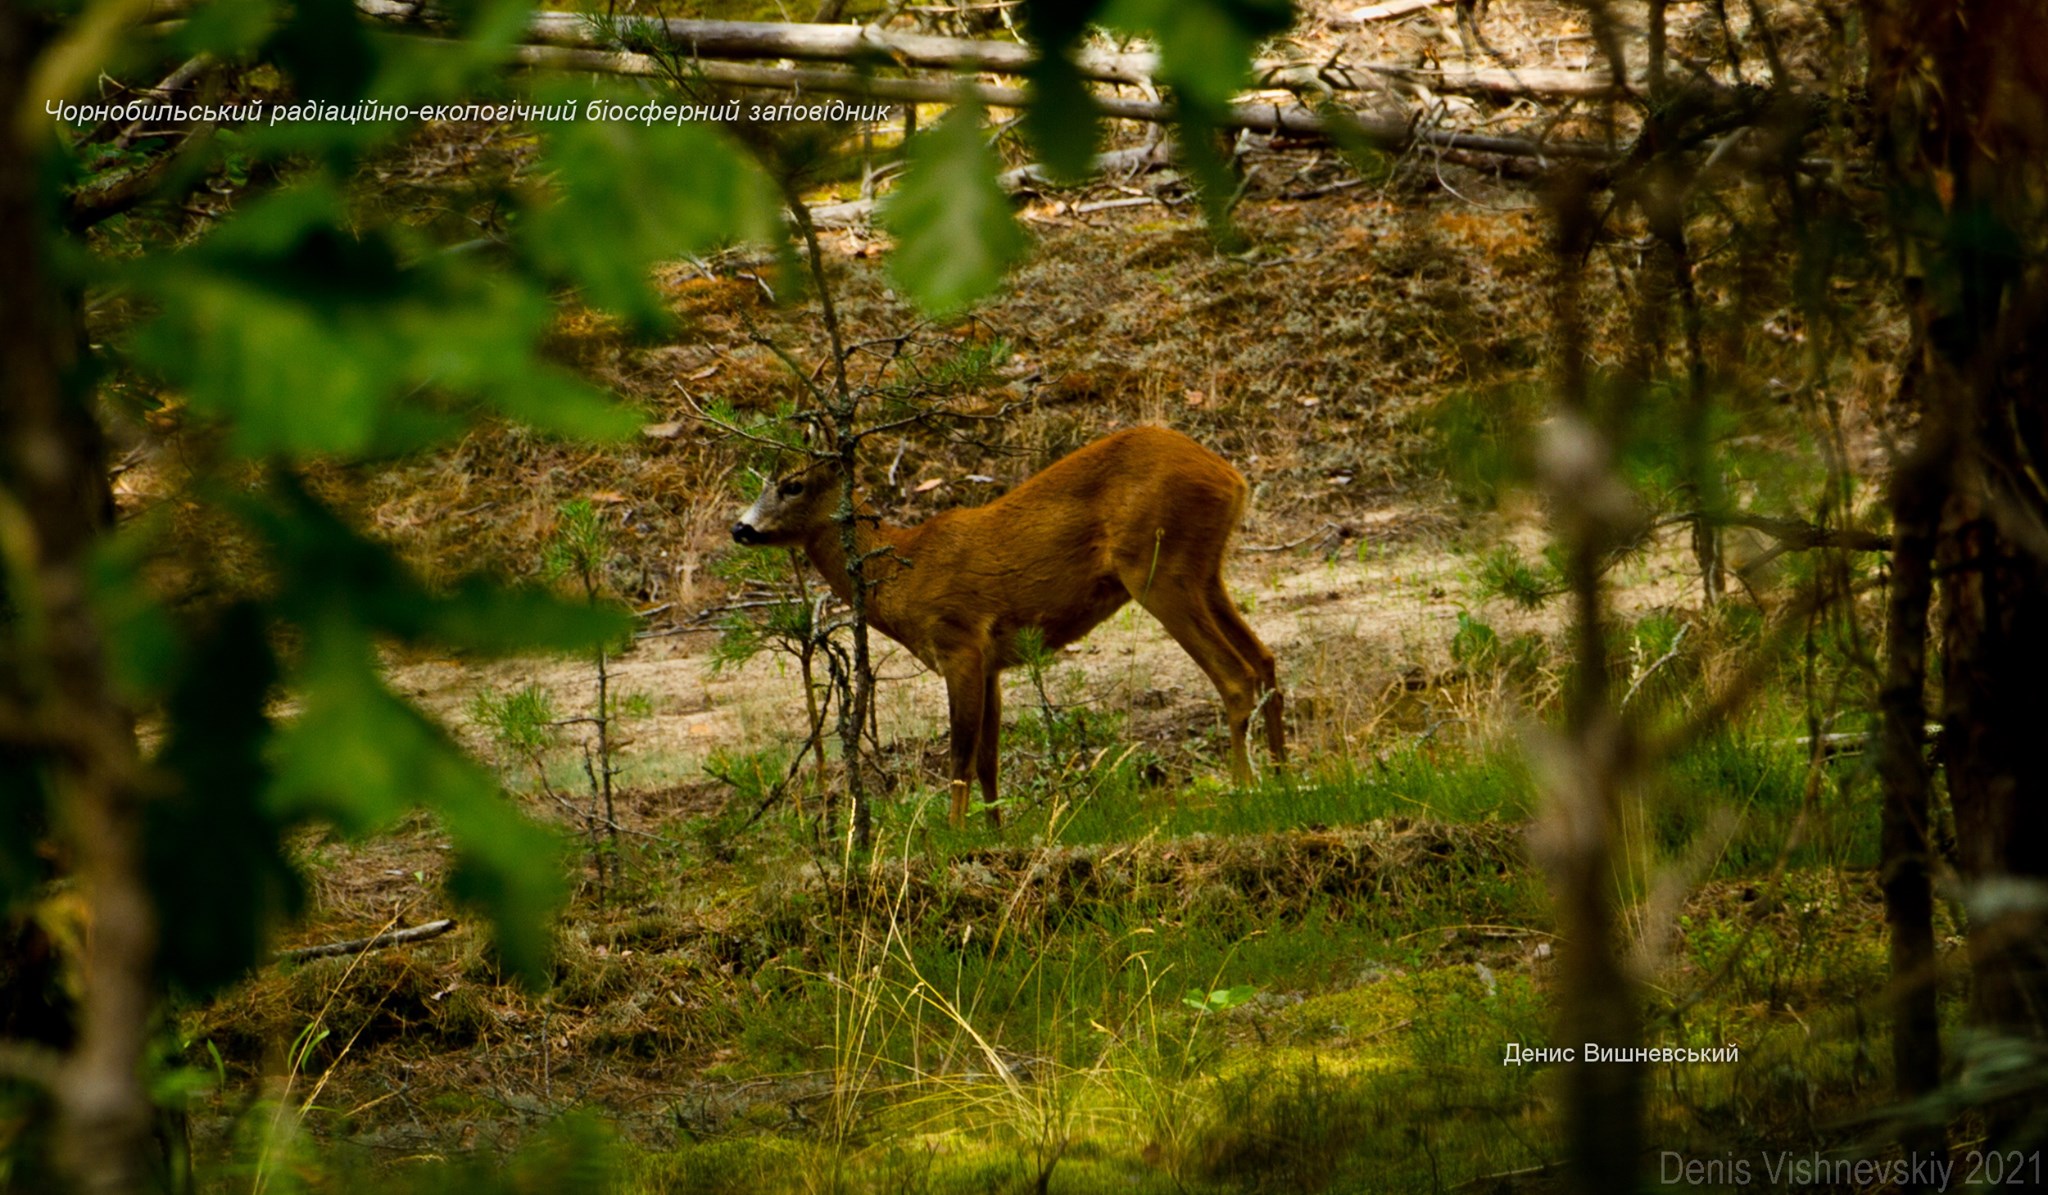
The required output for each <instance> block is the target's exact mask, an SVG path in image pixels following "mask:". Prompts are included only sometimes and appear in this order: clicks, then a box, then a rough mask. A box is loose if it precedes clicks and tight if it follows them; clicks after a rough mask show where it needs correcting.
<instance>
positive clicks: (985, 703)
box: [974, 668, 1003, 826]
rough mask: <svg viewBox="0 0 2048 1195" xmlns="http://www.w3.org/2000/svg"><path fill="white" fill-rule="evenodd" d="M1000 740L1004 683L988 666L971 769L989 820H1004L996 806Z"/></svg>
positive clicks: (992, 824) (994, 823) (990, 822)
mask: <svg viewBox="0 0 2048 1195" xmlns="http://www.w3.org/2000/svg"><path fill="white" fill-rule="evenodd" d="M1002 741H1003V686H1002V683H1001V680H1000V678H999V675H998V674H997V672H996V670H995V669H993V668H991V669H989V670H988V679H987V680H986V682H984V684H983V687H982V695H981V742H980V745H979V746H978V747H977V748H976V750H975V754H974V769H975V772H976V774H977V775H978V776H979V777H980V779H981V799H982V801H983V802H984V803H986V804H987V805H988V824H989V825H991V826H1000V825H1002V824H1003V813H1002V810H1000V809H998V808H997V807H996V749H997V747H998V746H1000V745H1001V743H1002Z"/></svg>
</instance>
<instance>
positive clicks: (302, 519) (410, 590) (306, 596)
mask: <svg viewBox="0 0 2048 1195" xmlns="http://www.w3.org/2000/svg"><path fill="white" fill-rule="evenodd" d="M234 507H235V509H237V510H238V511H239V512H240V513H241V515H242V517H243V518H244V519H245V520H247V521H248V522H249V523H250V524H251V525H252V526H253V527H255V528H256V530H257V531H258V533H259V534H261V535H262V536H263V538H264V539H265V540H266V541H268V543H269V545H270V548H271V551H272V553H273V555H274V556H275V558H276V562H277V564H278V571H279V574H280V575H281V576H282V577H283V578H285V588H284V589H283V590H282V591H281V592H280V593H279V594H278V596H277V604H278V608H279V609H280V611H281V612H282V613H284V615H285V616H286V617H287V618H289V619H291V620H292V621H294V622H297V623H299V624H301V625H306V626H311V625H314V624H317V623H320V622H323V621H325V620H327V619H329V618H331V617H336V616H339V617H342V618H345V619H346V620H348V621H349V623H350V624H351V625H353V626H357V627H359V628H361V629H362V630H363V631H365V632H374V633H379V634H386V635H391V636H393V637H395V638H398V639H400V640H402V641H404V642H408V643H433V644H439V645H443V646H449V647H456V648H461V649H463V650H466V651H474V652H479V653H483V654H487V655H502V654H506V653H510V652H515V651H524V650H546V651H582V650H587V649H589V648H593V647H597V646H600V645H602V644H605V643H609V642H613V641H615V640H617V639H619V638H620V637H621V636H623V635H625V634H627V633H629V632H630V631H631V629H632V619H631V616H630V615H629V614H627V613H626V611H624V610H623V609H621V608H620V607H618V606H615V605H611V604H593V603H588V602H577V601H564V600H562V599H560V598H557V597H555V596H553V595H552V594H549V593H546V592H544V591H542V590H538V589H533V588H527V587H519V588H511V587H507V586H505V585H503V584H500V583H498V582H496V581H493V580H491V579H489V578H486V577H467V578H464V579H463V580H462V581H460V582H458V583H457V584H456V586H455V588H454V589H453V590H452V591H451V592H449V593H447V594H445V595H444V594H436V593H434V592H432V591H430V590H429V589H427V587H426V586H425V585H424V584H422V583H421V582H420V580H419V579H418V578H417V577H415V576H413V575H412V572H411V570H409V569H408V568H406V566H405V564H404V562H403V561H401V560H400V559H399V558H398V556H397V554H396V553H394V552H393V551H392V550H391V549H390V548H389V547H386V546H385V545H383V544H380V543H377V542H376V541H374V540H371V539H366V538H364V537H363V536H361V535H358V534H357V533H356V532H355V531H354V529H352V528H350V527H349V526H348V525H347V524H346V523H343V522H342V521H341V520H340V519H339V518H337V517H335V515H334V512H332V511H330V510H328V509H327V508H326V507H325V506H323V505H322V504H321V503H320V502H319V501H318V500H316V499H315V498H313V497H312V496H311V495H310V494H308V493H306V492H305V490H304V489H303V488H302V487H300V486H299V485H298V484H297V483H296V482H295V481H292V480H291V479H290V478H288V477H287V478H284V479H282V480H281V481H280V484H279V493H278V494H277V495H276V497H275V500H273V501H269V502H265V501H260V500H257V499H253V498H246V497H244V498H239V499H238V500H237V501H235V502H234Z"/></svg>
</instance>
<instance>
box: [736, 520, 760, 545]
mask: <svg viewBox="0 0 2048 1195" xmlns="http://www.w3.org/2000/svg"><path fill="white" fill-rule="evenodd" d="M732 542H734V543H736V544H757V543H760V542H761V533H760V532H758V531H756V530H754V529H753V528H752V527H749V526H748V525H746V524H745V523H734V524H733V525H732Z"/></svg>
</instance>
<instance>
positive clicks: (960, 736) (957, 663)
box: [945, 652, 993, 829]
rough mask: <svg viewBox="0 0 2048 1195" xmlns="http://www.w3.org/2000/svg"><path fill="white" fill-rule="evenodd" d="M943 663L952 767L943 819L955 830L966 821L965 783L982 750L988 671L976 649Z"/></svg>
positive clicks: (967, 781) (966, 786)
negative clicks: (948, 796)
mask: <svg viewBox="0 0 2048 1195" xmlns="http://www.w3.org/2000/svg"><path fill="white" fill-rule="evenodd" d="M945 664H946V704H947V706H948V713H949V714H950V715H951V719H950V720H951V724H952V726H951V729H952V735H951V739H952V752H951V754H952V766H951V768H950V769H949V771H948V775H949V777H950V778H951V780H952V805H951V807H950V808H949V809H948V810H947V815H946V820H947V821H949V822H951V823H952V825H953V826H954V828H956V829H957V828H959V827H960V826H963V825H965V824H966V822H967V792H968V785H969V781H970V779H971V778H972V777H973V775H974V773H975V768H976V764H977V762H978V760H979V759H980V757H981V754H982V751H983V748H982V744H981V738H982V731H983V728H984V727H985V725H986V723H985V721H984V718H983V707H984V706H986V705H987V704H988V677H989V670H988V668H987V666H986V665H985V664H984V663H983V661H982V657H981V654H980V653H979V652H976V653H973V654H972V655H969V654H968V653H964V652H963V653H961V654H960V655H958V656H956V657H954V658H952V659H949V660H947V661H945ZM990 750H991V751H992V750H993V747H992V746H991V748H990Z"/></svg>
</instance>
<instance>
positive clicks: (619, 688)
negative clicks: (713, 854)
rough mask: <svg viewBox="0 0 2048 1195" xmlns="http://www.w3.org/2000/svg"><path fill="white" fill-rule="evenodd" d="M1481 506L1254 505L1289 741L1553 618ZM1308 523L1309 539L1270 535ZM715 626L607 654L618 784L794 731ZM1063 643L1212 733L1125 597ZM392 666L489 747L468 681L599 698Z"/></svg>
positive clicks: (1114, 699)
mask: <svg viewBox="0 0 2048 1195" xmlns="http://www.w3.org/2000/svg"><path fill="white" fill-rule="evenodd" d="M1491 521H1493V522H1495V523H1497V524H1500V525H1497V526H1493V527H1489V528H1487V529H1486V534H1485V535H1484V536H1483V537H1468V536H1466V535H1465V534H1464V533H1463V532H1462V531H1461V530H1460V529H1459V527H1458V526H1457V523H1456V518H1455V515H1454V512H1453V511H1451V510H1450V509H1449V508H1446V509H1443V510H1427V509H1417V508H1416V507H1415V506H1413V505H1412V504H1411V505H1389V506H1386V507H1383V508H1379V509H1368V510H1365V511H1363V512H1362V513H1361V514H1359V515H1358V516H1357V517H1355V518H1353V519H1352V520H1350V522H1349V523H1348V525H1347V526H1348V528H1349V529H1350V530H1351V531H1353V532H1355V533H1356V534H1357V535H1358V538H1346V539H1344V540H1342V541H1332V540H1331V539H1329V538H1328V536H1326V535H1325V534H1323V529H1319V528H1309V529H1307V530H1306V531H1305V532H1297V534H1296V535H1295V536H1290V537H1288V538H1287V539H1279V538H1278V536H1279V533H1280V532H1281V530H1282V529H1281V528H1279V527H1277V526H1275V527H1270V528H1269V527H1266V526H1263V525H1262V521H1261V520H1260V519H1259V518H1258V517H1257V515H1256V514H1254V515H1253V516H1252V517H1251V519H1250V520H1249V521H1248V523H1249V525H1248V526H1247V528H1246V529H1245V531H1244V533H1243V534H1241V535H1240V537H1239V538H1240V542H1239V544H1238V545H1237V550H1236V552H1235V553H1234V555H1233V557H1232V559H1231V563H1230V566H1229V582H1230V585H1231V589H1232V592H1233V594H1234V595H1235V596H1236V598H1237V600H1238V602H1239V605H1240V606H1241V607H1242V608H1244V609H1245V610H1246V612H1247V613H1246V618H1247V621H1248V622H1249V623H1250V624H1251V626H1252V627H1253V629H1254V630H1255V631H1256V632H1257V633H1258V634H1259V635H1260V637H1261V638H1263V639H1264V640H1265V641H1266V643H1267V645H1268V646H1269V647H1271V648H1272V649H1273V651H1274V653H1275V655H1276V656H1277V657H1278V660H1279V666H1280V675H1281V682H1282V685H1283V688H1284V689H1285V690H1286V692H1287V693H1288V696H1289V700H1290V702H1291V705H1292V709H1293V711H1294V713H1293V716H1292V717H1291V722H1292V723H1293V726H1292V729H1291V730H1290V734H1291V735H1292V736H1293V738H1294V739H1295V741H1296V743H1297V745H1298V746H1300V747H1302V748H1305V749H1308V750H1310V751H1314V752H1318V753H1323V754H1327V753H1329V752H1332V751H1338V752H1350V751H1355V750H1359V749H1362V748H1364V747H1365V745H1366V743H1367V741H1368V740H1369V739H1370V738H1371V737H1372V733H1373V731H1374V729H1375V727H1376V725H1377V724H1378V722H1379V720H1380V719H1381V718H1382V717H1383V716H1384V715H1385V714H1386V712H1387V710H1388V709H1389V708H1390V707H1391V705H1392V703H1393V701H1394V700H1395V698H1396V697H1397V696H1398V695H1399V693H1400V692H1401V690H1402V689H1403V688H1404V684H1405V682H1408V681H1411V680H1414V679H1416V678H1423V677H1436V676H1438V675H1440V674H1441V673H1443V672H1444V671H1445V670H1447V669H1449V668H1451V667H1452V666H1453V664H1452V660H1451V657H1450V643H1451V638H1452V636H1453V635H1454V634H1455V633H1456V631H1457V627H1458V617H1459V615H1460V613H1461V612H1469V613H1470V614H1472V615H1473V616H1474V617H1476V618H1481V619H1483V620H1485V621H1486V622H1487V623H1488V624H1489V625H1491V626H1493V627H1494V628H1495V629H1496V630H1497V631H1499V632H1500V633H1501V634H1502V635H1503V636H1506V635H1509V634H1513V633H1520V632H1523V631H1530V630H1534V631H1539V632H1549V631H1552V630H1554V629H1555V624H1556V617H1557V615H1556V613H1555V611H1553V610H1549V609H1546V610H1541V611H1536V612H1528V611H1521V610H1517V609H1515V608H1513V607H1512V606H1510V605H1509V604H1508V603H1506V602H1505V601H1502V600H1500V599H1488V598H1485V597H1483V596H1481V595H1479V594H1478V593H1477V585H1476V582H1475V581H1474V578H1473V565H1474V559H1475V557H1474V556H1473V555H1471V554H1469V553H1467V552H1465V551H1462V550H1461V549H1460V547H1459V542H1460V541H1462V540H1465V539H1468V538H1472V539H1476V540H1481V541H1485V542H1498V541H1497V540H1495V539H1494V537H1496V536H1501V535H1505V536H1507V537H1508V538H1509V539H1510V540H1514V541H1521V542H1522V543H1523V544H1524V546H1525V548H1526V549H1527V550H1528V551H1529V552H1531V553H1532V554H1533V552H1534V550H1535V549H1536V548H1537V547H1538V546H1539V545H1540V543H1541V530H1540V528H1539V527H1536V526H1534V525H1533V524H1532V523H1529V522H1527V521H1524V523H1523V524H1522V525H1519V526H1517V525H1511V524H1510V523H1508V522H1507V521H1506V520H1491ZM1303 534H1306V535H1308V536H1309V537H1310V542H1308V543H1305V544H1301V545H1300V546H1296V547H1292V548H1289V549H1287V550H1284V551H1271V550H1267V549H1271V548H1274V547H1277V546H1280V545H1283V544H1286V543H1288V542H1290V541H1291V540H1292V539H1296V538H1300V536H1301V535H1303ZM1269 537H1271V538H1269ZM1276 541H1277V542H1276ZM1333 542H1334V547H1331V546H1329V545H1330V544H1331V543H1333ZM1675 547H1676V545H1675V544H1674V545H1671V546H1670V547H1669V548H1667V550H1665V551H1662V552H1658V553H1653V554H1651V555H1649V556H1648V557H1646V558H1644V559H1643V560H1642V561H1640V562H1636V563H1633V564H1630V565H1628V566H1626V567H1625V568H1624V569H1623V570H1622V574H1621V575H1620V576H1619V577H1618V578H1617V579H1618V580H1619V581H1620V582H1621V592H1622V594H1623V596H1622V597H1621V599H1620V602H1621V604H1622V606H1623V607H1624V608H1627V609H1638V610H1639V609H1644V608H1648V607H1652V606H1656V605H1659V604H1662V603H1668V602H1671V601H1675V600H1678V598H1679V595H1680V593H1681V590H1682V586H1683V585H1684V569H1685V561H1684V560H1683V558H1682V556H1681V555H1680V554H1679V553H1678V552H1677V551H1676V550H1675ZM675 613H677V614H679V615H682V616H683V617H684V618H686V617H687V614H688V612H682V611H679V612H675ZM714 636H715V632H714V631H711V630H685V631H680V632H677V631H676V630H675V629H674V628H668V629H666V630H660V629H657V630H656V631H655V632H653V633H650V634H649V635H648V637H645V638H643V639H641V640H640V641H639V642H638V643H637V644H636V646H635V647H634V648H633V649H632V650H631V651H630V652H628V653H626V654H625V655H623V656H621V657H619V658H617V659H615V660H613V661H612V662H611V665H610V675H611V685H612V689H613V692H614V693H615V694H617V695H621V696H625V697H639V698H644V699H645V701H644V704H643V703H639V702H636V703H635V704H636V705H637V706H640V707H641V708H644V710H645V711H646V712H644V713H642V714H637V715H635V716H631V717H629V718H627V719H626V721H625V724H624V731H623V734H624V746H623V749H622V751H621V756H620V759H621V765H622V770H621V773H620V774H621V783H622V784H623V785H624V787H625V789H626V790H627V791H628V792H629V793H637V794H640V795H641V796H642V797H643V798H646V797H655V798H656V801H657V803H658V804H660V803H663V802H660V800H659V794H662V793H664V792H670V793H673V792H678V791H686V790H687V791H692V792H694V802H703V801H704V800H705V799H706V798H707V797H709V796H711V795H712V794H713V793H715V792H716V791H719V790H720V789H721V788H722V786H715V785H706V784H705V782H706V781H707V779H708V775H707V773H706V772H705V770H704V769H705V765H706V764H707V763H712V762H713V761H714V757H717V756H720V755H723V756H726V757H731V756H735V755H739V754H744V753H748V752H755V751H761V750H765V749H771V748H776V747H783V748H787V747H791V746H794V745H795V744H797V743H798V742H800V741H801V738H802V734H803V728H804V724H805V712H804V701H803V693H802V688H801V682H800V680H799V677H798V673H797V670H796V667H795V665H794V663H793V662H792V661H791V660H789V659H788V658H787V657H781V656H776V655H774V654H772V653H764V654H763V655H761V656H757V657H756V658H755V659H753V660H752V661H749V662H748V663H746V664H744V665H739V666H727V667H725V668H722V669H720V668H714V667H713V665H712V660H711V655H710V651H709V648H710V646H711V644H712V641H713V638H714ZM875 646H876V656H875V659H876V672H877V676H878V678H879V683H878V686H877V703H878V706H877V717H878V728H879V731H880V735H881V739H882V741H883V742H884V743H891V742H907V743H913V744H923V745H925V746H926V747H927V748H929V751H928V753H927V763H928V764H929V765H932V766H940V765H941V761H940V758H939V756H938V754H937V748H938V747H939V745H940V744H942V743H943V739H944V735H945V709H946V698H945V686H944V683H943V681H942V680H941V678H940V677H939V676H938V675H937V674H935V673H933V672H931V671H930V670H928V669H926V668H925V667H924V666H923V665H922V664H920V663H919V662H918V661H917V660H916V659H914V658H913V657H912V656H911V655H910V654H909V653H908V652H906V651H904V650H903V649H902V648H901V647H899V646H898V645H896V644H895V643H893V642H890V641H888V640H887V639H884V638H882V637H880V636H877V637H876V640H875ZM1063 655H1064V659H1063V660H1062V662H1061V663H1060V664H1059V665H1058V666H1056V667H1055V668H1054V669H1053V670H1052V672H1051V674H1050V675H1049V676H1048V678H1047V688H1048V690H1049V692H1050V693H1051V694H1052V696H1053V698H1054V699H1055V700H1057V701H1060V702H1063V703H1065V702H1086V703H1088V704H1090V705H1091V706H1093V707H1095V708H1100V709H1105V710H1112V711H1115V710H1122V711H1126V712H1128V713H1130V714H1131V715H1132V718H1131V720H1130V723H1129V726H1130V727H1131V733H1134V734H1135V733H1140V731H1139V727H1141V726H1143V727H1150V728H1154V729H1155V730H1156V728H1158V727H1160V726H1162V725H1173V726H1178V727H1181V728H1185V729H1190V730H1191V731H1201V730H1204V729H1206V730H1210V731H1220V723H1221V706H1220V704H1219V703H1218V701H1217V699H1216V695H1215V692H1214V690H1213V689H1212V688H1211V686H1210V685H1209V682H1208V680H1207V679H1206V678H1205V677H1204V676H1203V675H1202V674H1201V672H1200V671H1199V670H1198V669H1197V668H1196V667H1195V665H1194V663H1193V661H1192V660H1190V659H1189V658H1188V657H1187V655H1186V654H1185V653H1184V652H1182V651H1181V650H1180V648H1179V646H1178V645H1177V644H1175V643H1174V642H1173V640H1172V639H1171V638H1169V637H1168V636H1167V634H1166V633H1165V631H1164V630H1163V629H1162V628H1161V627H1160V626H1159V625H1158V624H1157V623H1156V622H1155V621H1153V619H1152V618H1151V617H1150V616H1149V615H1147V614H1145V613H1144V611H1143V610H1141V609H1139V608H1138V607H1137V606H1136V605H1135V604H1133V605H1131V606H1127V607H1126V608H1125V609H1124V610H1122V611H1120V612H1119V613H1118V614H1117V615H1115V616H1113V617H1112V618H1111V619H1110V620H1109V621H1108V622H1106V623H1104V624H1103V625H1102V626H1100V627H1098V628H1097V629H1096V630H1095V632H1094V633H1093V634H1091V635H1090V636H1089V637H1088V638H1086V639H1084V640H1083V641H1082V642H1080V643H1079V644H1076V645H1075V646H1073V647H1071V648H1069V649H1067V651H1066V652H1065V653H1063ZM392 681H393V683H394V685H395V686H396V687H397V688H398V689H399V690H400V691H401V692H402V693H404V694H406V695H407V696H409V697H412V698H414V699H415V700H417V701H419V702H420V703H421V704H422V705H423V706H425V707H426V708H427V709H428V710H429V711H431V712H432V713H434V714H435V715H436V716H437V717H439V718H440V719H442V720H443V721H444V722H445V723H446V724H447V725H449V726H450V727H451V729H454V730H455V731H456V732H457V733H458V734H460V735H462V736H463V737H464V738H465V739H466V741H468V742H469V743H470V744H471V745H472V746H473V747H475V748H477V749H478V750H479V751H482V752H484V753H485V754H486V755H488V744H487V743H486V741H485V738H484V735H483V733H482V731H481V729H480V728H479V727H477V726H476V725H475V724H474V722H473V719H472V718H471V715H470V714H469V710H468V707H469V705H470V703H471V702H472V701H473V700H474V699H475V697H476V695H477V694H478V693H480V692H491V693H503V692H506V691H510V690H513V689H517V688H520V687H522V686H526V685H538V686H541V687H542V688H544V689H545V690H546V691H547V692H548V693H549V695H550V696H551V697H552V699H553V701H554V705H555V708H556V709H557V710H558V711H560V712H561V713H562V714H563V715H564V716H570V715H573V714H575V713H578V712H582V711H587V710H588V709H589V708H590V707H591V705H592V704H593V702H594V701H595V695H596V675H595V671H594V669H593V667H592V665H591V664H590V663H589V662H588V661H586V660H577V659H562V658H546V657H522V658H515V659H508V660H499V661H491V662H484V663H477V662H474V661H459V660H451V659H428V660H419V661H413V662H408V663H404V664H400V665H397V666H395V667H394V668H393V669H392ZM1036 702H1037V696H1036V693H1035V692H1034V690H1033V689H1032V688H1031V686H1030V681H1029V679H1028V677H1027V676H1026V674H1025V673H1024V672H1023V671H1022V670H1012V671H1011V672H1009V673H1007V674H1005V677H1004V706H1005V721H1006V723H1009V724H1014V723H1015V721H1016V719H1017V718H1018V717H1020V716H1024V715H1027V714H1028V713H1029V711H1031V710H1032V709H1034V708H1035V706H1036ZM927 779H928V780H932V781H935V780H936V779H937V777H936V775H935V774H934V775H933V776H930V777H927ZM641 812H643V813H646V814H652V815H655V816H660V815H661V813H662V812H664V811H663V810H661V809H658V808H648V809H643V810H641ZM667 812H674V810H672V809H671V810H668V811H667Z"/></svg>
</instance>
